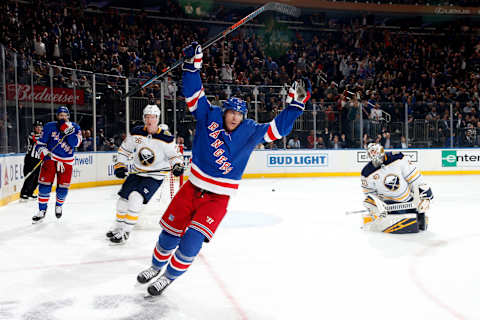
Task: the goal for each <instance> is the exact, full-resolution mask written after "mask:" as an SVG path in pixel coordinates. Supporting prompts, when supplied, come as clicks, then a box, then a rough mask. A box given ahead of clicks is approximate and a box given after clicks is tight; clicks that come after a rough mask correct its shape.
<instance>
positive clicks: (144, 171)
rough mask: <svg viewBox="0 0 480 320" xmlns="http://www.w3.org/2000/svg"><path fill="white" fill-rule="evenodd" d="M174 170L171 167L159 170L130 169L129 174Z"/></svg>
mask: <svg viewBox="0 0 480 320" xmlns="http://www.w3.org/2000/svg"><path fill="white" fill-rule="evenodd" d="M170 171H172V169H171V168H163V169H158V170H148V171H147V170H135V171H130V172H129V173H128V174H139V173H155V172H160V173H169V172H170Z"/></svg>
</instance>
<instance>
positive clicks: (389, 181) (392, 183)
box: [383, 174, 400, 191]
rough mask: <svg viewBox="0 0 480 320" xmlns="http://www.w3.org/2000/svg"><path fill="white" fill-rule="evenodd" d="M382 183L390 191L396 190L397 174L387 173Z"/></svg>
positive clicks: (398, 184) (397, 185) (398, 180)
mask: <svg viewBox="0 0 480 320" xmlns="http://www.w3.org/2000/svg"><path fill="white" fill-rule="evenodd" d="M383 184H384V185H385V187H386V188H387V189H388V190H390V191H396V190H398V188H400V178H399V177H398V176H397V175H394V174H389V175H387V176H386V177H385V179H383Z"/></svg>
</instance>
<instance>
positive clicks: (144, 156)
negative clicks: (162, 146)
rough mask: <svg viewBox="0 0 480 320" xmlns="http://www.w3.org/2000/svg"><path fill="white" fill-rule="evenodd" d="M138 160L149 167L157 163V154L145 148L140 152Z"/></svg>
mask: <svg viewBox="0 0 480 320" xmlns="http://www.w3.org/2000/svg"><path fill="white" fill-rule="evenodd" d="M138 160H139V161H140V163H141V164H142V165H144V166H149V165H151V164H152V163H153V162H154V161H155V154H154V153H153V151H152V150H151V149H150V148H147V147H143V148H141V149H140V150H139V151H138Z"/></svg>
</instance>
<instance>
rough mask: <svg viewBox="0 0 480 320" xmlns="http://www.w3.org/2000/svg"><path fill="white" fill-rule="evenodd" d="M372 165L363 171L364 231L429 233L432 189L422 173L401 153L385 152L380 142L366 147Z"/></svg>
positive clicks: (369, 164)
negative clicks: (366, 212) (428, 211)
mask: <svg viewBox="0 0 480 320" xmlns="http://www.w3.org/2000/svg"><path fill="white" fill-rule="evenodd" d="M367 154H368V157H369V159H370V162H369V163H368V164H367V165H366V166H365V167H364V168H363V170H362V177H361V179H362V189H363V192H364V194H365V196H366V198H365V200H364V202H363V205H364V206H365V207H366V208H367V210H368V211H369V213H368V214H366V215H364V216H363V228H364V229H365V230H369V231H380V232H387V233H415V232H418V231H419V230H426V229H427V225H428V218H427V217H426V216H425V213H426V212H427V210H428V209H429V206H430V201H431V200H432V199H433V194H432V190H431V189H430V187H429V186H428V185H427V184H426V183H425V182H424V180H423V176H422V174H421V173H420V171H419V170H418V169H417V168H416V167H415V166H414V165H413V164H412V163H411V162H410V161H409V160H408V159H407V157H405V156H404V155H403V154H402V153H400V152H395V153H393V152H385V151H384V149H383V147H382V146H381V145H380V144H378V143H370V144H368V146H367Z"/></svg>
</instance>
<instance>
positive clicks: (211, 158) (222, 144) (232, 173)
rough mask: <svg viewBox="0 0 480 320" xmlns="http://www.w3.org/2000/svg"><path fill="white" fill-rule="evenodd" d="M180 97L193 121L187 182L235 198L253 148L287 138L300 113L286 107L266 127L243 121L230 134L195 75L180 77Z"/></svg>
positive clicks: (189, 74) (219, 113)
mask: <svg viewBox="0 0 480 320" xmlns="http://www.w3.org/2000/svg"><path fill="white" fill-rule="evenodd" d="M183 95H184V96H185V100H186V103H187V106H188V109H189V111H190V112H191V113H192V114H193V115H194V117H195V118H196V119H197V124H196V132H195V137H194V140H193V147H192V165H191V168H190V173H191V174H190V175H189V180H190V181H191V182H192V183H193V184H194V185H195V186H197V187H199V188H201V189H205V190H207V191H210V192H213V193H217V194H225V195H233V194H235V192H236V190H237V189H238V186H239V182H240V180H241V178H242V174H243V172H244V170H245V167H246V165H247V162H248V159H249V157H250V154H251V153H252V151H253V149H254V148H255V146H256V145H258V144H259V143H262V142H270V141H273V140H276V139H280V138H282V137H283V136H284V135H287V134H288V133H289V132H290V131H291V130H292V127H293V123H294V121H295V119H296V118H297V117H298V116H299V115H300V114H302V112H303V111H302V110H301V109H300V108H298V107H295V106H293V105H289V106H287V107H286V108H285V109H284V110H283V111H282V112H281V113H280V114H278V115H277V117H275V119H273V120H272V121H271V122H270V123H264V124H260V123H257V122H255V121H253V120H251V119H244V120H243V121H242V122H241V123H240V125H239V126H238V127H237V128H236V129H235V130H234V131H233V132H226V131H225V130H224V129H223V111H222V109H221V108H220V107H218V106H214V105H211V104H210V103H209V101H208V100H207V98H206V97H205V93H204V89H203V85H202V81H201V79H200V72H199V71H196V72H184V73H183Z"/></svg>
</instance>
